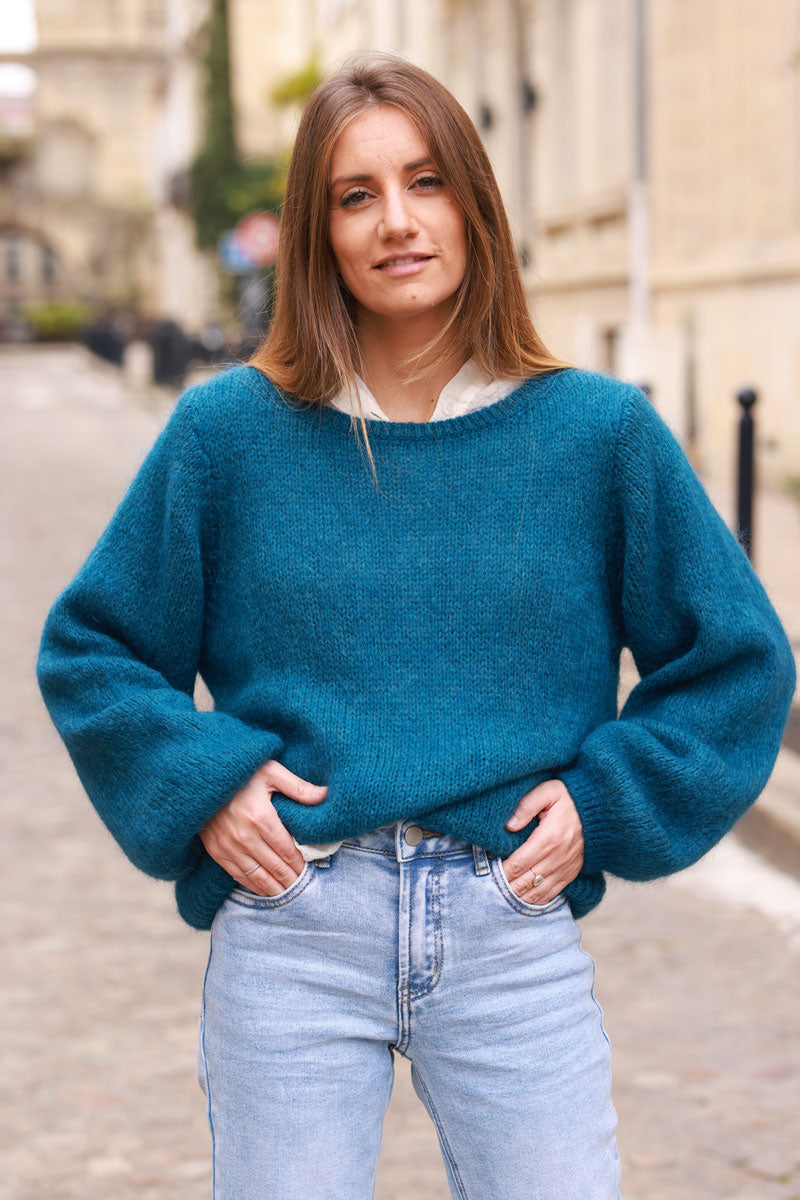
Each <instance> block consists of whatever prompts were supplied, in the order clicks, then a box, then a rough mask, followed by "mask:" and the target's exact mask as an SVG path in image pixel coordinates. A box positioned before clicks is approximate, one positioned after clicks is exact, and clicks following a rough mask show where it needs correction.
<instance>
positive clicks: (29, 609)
mask: <svg viewBox="0 0 800 1200" xmlns="http://www.w3.org/2000/svg"><path fill="white" fill-rule="evenodd" d="M166 399H167V398H165V397H164V395H163V394H158V393H154V392H150V393H148V394H146V395H142V394H140V393H139V392H134V391H132V390H131V389H130V388H129V387H126V386H125V385H124V383H123V382H122V381H121V380H120V378H119V376H118V373H117V372H116V371H115V369H113V368H110V367H104V366H102V365H100V364H97V363H95V362H93V361H91V360H89V359H88V357H87V356H86V355H85V354H84V353H83V352H82V351H81V350H78V349H72V350H66V351H65V350H61V349H53V350H42V349H39V350H31V349H12V348H8V349H2V348H0V420H1V421H2V427H1V428H0V446H1V447H2V451H1V452H2V455H3V461H2V463H0V486H1V487H2V489H3V501H4V503H3V504H2V512H3V515H4V518H5V520H6V528H5V530H4V538H3V559H4V561H3V571H2V577H1V578H0V588H2V598H3V601H4V607H3V612H4V623H3V634H4V644H3V671H2V676H1V677H0V688H2V691H3V701H4V703H3V709H2V711H3V714H4V715H3V717H2V723H0V754H1V755H2V766H3V772H4V779H5V788H4V792H5V796H6V797H7V803H6V829H5V834H4V838H3V840H2V843H0V856H2V857H1V858H0V869H1V870H2V876H1V877H2V881H3V890H4V894H3V912H4V921H3V925H2V938H3V948H2V963H3V972H2V974H3V987H2V992H1V994H0V995H1V998H0V1005H1V1006H2V1007H0V1028H2V1031H3V1042H4V1045H3V1055H2V1062H3V1069H2V1074H1V1075H0V1198H2V1200H45V1197H46V1198H47V1200H73V1198H75V1200H77V1198H80V1200H134V1197H135V1198H136V1200H172V1198H173V1197H174V1198H177V1197H180V1198H181V1200H207V1198H208V1197H209V1196H210V1185H209V1139H208V1133H207V1129H206V1125H205V1116H204V1108H203V1097H202V1095H201V1093H200V1090H199V1088H198V1086H197V1083H196V1080H195V1077H194V1054H195V1036H196V1022H197V1016H198V1003H199V993H200V986H201V982H202V974H203V970H204V966H205V956H206V950H207V935H206V934H202V933H196V932H194V931H192V930H190V929H189V928H188V927H187V926H185V925H183V924H182V923H181V922H180V920H179V918H178V917H177V915H176V913H175V908H174V902H173V899H172V892H171V889H170V887H169V885H168V884H164V883H159V882H156V881H153V880H150V879H148V878H146V877H145V876H143V875H141V874H140V873H139V872H137V871H136V870H135V869H134V868H133V867H132V866H130V865H129V864H128V863H127V861H126V860H125V859H124V857H123V856H122V853H121V852H120V851H118V850H117V848H116V847H115V845H114V844H113V842H112V841H111V839H110V837H109V835H108V834H107V833H106V832H105V830H104V829H103V827H102V825H101V823H100V821H99V819H98V818H97V817H96V815H95V814H94V812H93V810H92V809H91V806H90V805H89V802H88V800H87V799H86V797H85V795H84V794H83V791H82V789H81V787H80V784H79V783H78V781H77V778H76V777H75V774H74V771H73V769H72V767H71V764H70V763H69V760H68V758H67V756H66V753H65V751H64V749H63V747H62V745H61V742H60V740H59V739H58V737H57V735H56V734H55V731H54V730H53V729H52V727H51V725H50V722H49V718H48V717H47V714H46V712H45V710H44V708H43V705H42V703H41V700H40V698H39V693H38V689H37V687H36V682H35V677H34V662H35V656H36V650H37V646H38V638H39V633H40V629H41V624H42V621H43V619H44V616H45V614H46V611H47V609H48V607H49V605H50V604H51V603H52V601H53V599H54V598H55V595H56V594H57V592H58V591H59V590H60V589H61V587H63V586H64V584H65V583H66V582H67V580H68V579H69V578H70V576H71V574H72V573H73V572H74V571H75V569H77V567H78V566H79V565H80V563H81V561H82V560H83V558H84V556H85V554H86V553H87V551H88V550H89V548H90V546H91V545H92V543H93V542H94V540H95V539H96V537H97V536H98V534H99V533H100V531H101V530H102V528H103V526H104V525H105V523H106V521H107V520H108V517H109V516H110V514H111V512H112V511H113V508H114V507H115V505H116V503H117V502H118V500H119V498H120V497H121V494H122V491H123V489H124V486H125V484H126V483H127V481H128V480H129V479H130V478H131V477H132V475H133V473H134V471H135V469H136V467H137V465H138V463H139V462H140V461H141V458H142V456H143V454H144V452H145V451H146V449H147V447H148V446H149V445H150V444H151V442H152V440H153V438H154V437H155V433H156V431H157V428H158V426H159V424H160V422H161V420H162V419H163V417H164V415H165V413H166V407H165V400H166ZM762 500H763V501H764V502H763V503H762V507H761V510H760V519H761V520H766V515H767V511H768V509H769V511H770V512H776V513H778V517H779V518H780V519H778V517H775V518H774V520H773V519H772V518H770V520H769V522H768V523H769V525H770V529H769V530H765V533H764V537H763V539H762V538H761V537H759V542H758V545H759V553H760V556H761V557H760V560H759V562H758V564H757V565H758V566H759V568H760V570H761V572H762V575H763V577H764V578H767V579H768V580H769V585H768V586H769V590H770V594H771V595H772V596H773V599H774V601H775V603H776V606H777V607H778V609H779V611H780V613H781V616H782V617H783V619H784V620H785V622H786V625H787V628H788V629H789V631H790V633H791V635H792V636H793V638H795V639H796V641H797V639H798V637H799V636H800V589H799V588H798V586H797V576H796V572H797V570H798V569H800V563H797V562H796V561H795V560H796V559H797V556H796V555H795V558H794V559H792V553H791V550H790V545H789V540H788V539H790V538H795V537H796V535H797V529H798V520H800V519H798V518H797V514H796V511H795V510H793V509H790V508H789V507H788V506H787V503H786V502H785V501H784V499H783V498H782V497H773V498H762ZM770 506H771V507H770ZM723 511H724V510H723ZM725 515H727V514H725ZM796 545H797V543H796V542H795V546H796ZM787 753H789V752H787ZM787 761H788V762H789V763H790V768H789V770H788V772H787V777H788V776H791V773H792V772H791V767H792V764H793V759H791V758H790V759H788V760H787ZM791 786H792V785H791V783H789V784H788V785H787V787H788V789H789V792H791ZM795 801H796V802H798V803H800V798H799V797H798V795H797V793H795ZM583 930H584V945H585V947H586V948H587V949H588V950H589V951H590V952H591V953H592V954H593V955H594V957H595V958H596V960H597V962H598V972H597V985H596V992H597V995H598V998H599V1000H600V1002H601V1004H602V1006H603V1009H604V1013H605V1025H606V1029H607V1031H608V1033H609V1036H610V1039H611V1042H612V1045H613V1048H614V1066H615V1102H616V1105H617V1109H618V1112H619V1116H620V1128H619V1143H620V1151H621V1154H622V1158H623V1168H624V1175H623V1195H624V1197H625V1200H772V1198H773V1197H774V1198H776V1200H777V1198H781V1200H800V1138H799V1137H798V1133H799V1132H800V1128H799V1121H798V1113H799V1112H800V1037H798V1033H800V1028H799V1026H800V1019H799V1018H798V1011H800V1006H798V1001H797V990H798V989H797V984H798V965H800V885H798V884H797V883H796V882H795V881H794V880H793V879H792V878H791V877H790V876H787V875H783V874H779V873H778V872H776V871H775V870H774V869H773V868H772V867H770V866H768V865H765V864H764V862H763V861H762V859H760V858H759V857H757V856H756V855H754V854H753V853H752V852H751V851H750V850H748V849H746V848H745V847H744V846H743V845H742V844H741V842H740V841H738V840H737V839H736V838H735V837H730V838H728V839H726V840H725V841H724V842H723V843H722V845H721V846H720V847H718V848H717V850H715V851H714V852H713V853H712V854H711V855H709V856H707V858H706V859H704V860H703V862H702V863H700V864H698V865H697V866H695V867H693V868H691V869H690V870H689V871H687V872H683V873H682V874H681V875H679V876H676V877H673V878H671V879H668V880H663V881H659V882H658V883H656V884H649V885H631V884H625V883H620V882H616V883H614V884H613V886H612V887H611V889H610V892H609V896H608V897H607V899H606V900H605V901H604V903H603V904H602V905H601V906H600V907H599V909H598V910H597V911H596V912H595V913H593V914H591V915H590V916H589V917H588V918H587V919H586V920H585V921H584V922H583ZM395 1061H396V1066H397V1075H396V1083H395V1090H394V1095H393V1097H392V1102H391V1105H390V1108H389V1111H388V1114H387V1117H386V1122H385V1126H384V1141H383V1150H382V1156H381V1164H380V1170H379V1180H378V1187H377V1191H376V1196H377V1197H378V1198H379V1200H406V1198H408V1200H411V1197H413V1198H414V1200H444V1198H445V1197H447V1196H448V1190H447V1185H446V1182H445V1176H444V1171H443V1168H442V1165H441V1159H440V1155H439V1150H438V1145H437V1142H436V1137H435V1134H434V1131H433V1128H432V1126H431V1124H430V1121H429V1118H428V1116H427V1113H426V1112H425V1110H424V1109H423V1107H422V1105H421V1103H420V1102H419V1101H418V1100H417V1098H416V1096H415V1094H414V1093H413V1091H412V1089H411V1085H410V1080H409V1075H408V1064H407V1063H405V1062H403V1061H402V1060H401V1059H400V1058H399V1056H397V1057H396V1060H395ZM535 1150H536V1148H535V1145H532V1146H531V1164H532V1166H531V1179H532V1184H531V1195H532V1196H533V1195H535V1182H534V1181H535ZM243 1200H244V1198H243ZM471 1200H478V1198H471ZM479 1200H484V1198H483V1197H481V1198H479ZM542 1200H550V1198H547V1197H543V1198H542ZM553 1200H555V1198H553Z"/></svg>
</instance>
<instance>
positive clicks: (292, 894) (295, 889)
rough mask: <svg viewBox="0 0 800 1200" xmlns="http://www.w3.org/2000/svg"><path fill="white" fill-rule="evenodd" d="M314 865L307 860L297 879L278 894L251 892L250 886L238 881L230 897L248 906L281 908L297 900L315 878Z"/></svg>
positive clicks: (235, 901)
mask: <svg viewBox="0 0 800 1200" xmlns="http://www.w3.org/2000/svg"><path fill="white" fill-rule="evenodd" d="M313 867H314V864H313V863H312V862H308V861H307V862H305V863H304V864H303V867H302V870H301V871H300V874H299V875H298V876H297V879H295V880H294V881H293V882H292V883H290V884H289V886H288V887H287V888H284V889H283V891H282V892H278V894H277V895H276V896H260V895H259V894H258V892H251V891H250V889H249V888H246V887H242V885H241V884H239V883H237V884H236V887H235V888H234V889H233V891H232V892H231V893H230V895H229V897H228V899H229V900H233V901H234V903H236V904H244V905H245V906H246V907H248V908H280V907H281V905H283V904H290V903H291V902H292V900H296V899H297V897H298V896H299V895H300V894H301V892H304V891H305V889H306V888H307V887H308V885H309V883H310V882H311V880H312V878H313V876H312V874H311V872H312V870H313Z"/></svg>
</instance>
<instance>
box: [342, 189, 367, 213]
mask: <svg viewBox="0 0 800 1200" xmlns="http://www.w3.org/2000/svg"><path fill="white" fill-rule="evenodd" d="M368 195H369V193H368V192H366V191H365V190H364V188H354V190H353V191H352V192H346V193H345V195H344V196H342V198H341V200H340V201H339V204H340V205H341V207H342V208H350V207H352V206H353V205H354V204H360V203H361V201H362V200H363V199H364V197H365V196H368Z"/></svg>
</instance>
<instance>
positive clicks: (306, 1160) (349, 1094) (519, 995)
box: [198, 821, 619, 1200]
mask: <svg viewBox="0 0 800 1200" xmlns="http://www.w3.org/2000/svg"><path fill="white" fill-rule="evenodd" d="M420 833H422V834H423V836H422V837H421V838H420ZM593 979H594V963H593V962H592V959H591V958H590V956H589V955H588V954H587V953H586V951H585V950H583V949H582V948H581V944H580V932H579V930H578V926H577V924H576V922H575V920H574V919H573V917H572V914H571V912H570V909H569V905H568V904H567V903H566V901H565V900H564V898H563V896H556V897H555V899H554V900H551V901H550V903H549V904H544V905H534V904H528V903H527V902H526V901H523V900H520V899H518V898H517V896H516V895H515V894H514V892H512V890H511V888H510V887H509V884H508V882H507V880H506V878H505V875H504V873H503V869H502V866H501V863H500V859H499V858H496V857H494V856H492V855H488V854H487V853H486V852H485V851H484V850H482V849H480V848H479V847H477V846H471V845H469V843H467V842H465V841H460V840H459V839H458V838H454V837H450V836H448V835H439V834H436V833H432V832H431V831H428V830H425V829H422V830H420V827H419V826H417V825H415V824H414V823H413V822H412V821H399V822H397V823H396V824H395V825H390V826H384V827H382V828H380V829H376V830H371V831H370V832H368V833H365V834H362V835H361V836H360V837H358V838H353V839H350V840H348V841H345V842H344V844H343V845H342V846H341V847H340V848H339V849H338V850H337V851H336V852H335V853H333V854H332V855H330V856H329V857H328V858H327V859H319V860H316V861H312V862H306V864H305V866H304V867H303V870H302V871H301V873H300V875H299V877H298V878H297V879H296V880H295V882H294V883H293V884H292V885H291V886H290V887H289V888H287V889H286V890H285V891H283V892H281V893H280V895H278V896H269V897H261V896H257V895H256V894H255V893H254V892H251V891H249V890H247V889H246V888H242V887H237V888H236V889H235V890H234V891H233V892H232V893H231V895H230V896H229V897H228V899H227V900H226V901H225V902H224V904H223V905H222V907H221V908H220V909H219V911H218V912H217V915H216V917H215V919H214V923H213V925H212V928H211V950H210V954H209V960H208V967H207V969H206V976H205V983H204V988H203V1014H202V1018H201V1022H200V1036H199V1045H198V1076H199V1079H200V1083H201V1086H202V1087H203V1090H204V1091H205V1093H206V1097H207V1103H208V1118H209V1124H210V1127H211V1138H212V1147H213V1166H214V1197H215V1200H309V1198H311V1200H369V1198H370V1197H372V1196H373V1192H374V1187H375V1176H376V1169H377V1163H378V1154H379V1150H380V1144H381V1132H382V1125H383V1117H384V1113H385V1111H386V1108H387V1105H388V1103H389V1098H390V1096H391V1092H392V1084H393V1081H394V1052H395V1051H397V1052H398V1053H399V1054H402V1055H404V1056H405V1057H406V1058H408V1059H409V1060H410V1062H411V1077H412V1081H413V1084H414V1088H415V1090H416V1092H417V1095H418V1096H419V1097H420V1099H421V1100H422V1102H423V1104H424V1105H425V1107H426V1108H427V1110H428V1112H429V1113H430V1115H431V1118H432V1119H433V1122H434V1124H435V1126H436V1131H437V1133H438V1136H439V1143H440V1145H441V1149H442V1155H443V1157H444V1163H445V1169H446V1171H447V1177H448V1181H449V1184H450V1190H451V1193H452V1196H454V1197H458V1198H460V1200H484V1198H485V1197H488V1196H496V1197H503V1200H618V1197H619V1157H618V1154H617V1148H616V1141H615V1136H614V1131H615V1128H616V1123H617V1118H616V1114H615V1112H614V1108H613V1106H612V1103H611V1095H610V1091H611V1073H610V1065H609V1057H610V1054H609V1051H610V1047H609V1043H608V1038H607V1037H606V1035H605V1033H604V1031H603V1026H602V1016H601V1012H600V1009H599V1006H598V1004H597V1001H596V1000H595V998H594V994H593V987H592V985H593Z"/></svg>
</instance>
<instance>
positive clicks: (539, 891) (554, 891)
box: [518, 879, 564, 904]
mask: <svg viewBox="0 0 800 1200" xmlns="http://www.w3.org/2000/svg"><path fill="white" fill-rule="evenodd" d="M563 889H564V881H563V880H561V879H551V880H550V881H549V882H548V881H547V880H545V881H544V883H541V884H540V885H539V886H538V887H535V888H534V887H530V888H526V889H525V891H521V892H519V893H518V895H519V897H520V899H521V900H524V901H525V902H526V903H527V904H549V903H550V901H551V900H554V899H555V897H556V896H557V895H558V894H559V892H561V891H563Z"/></svg>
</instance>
